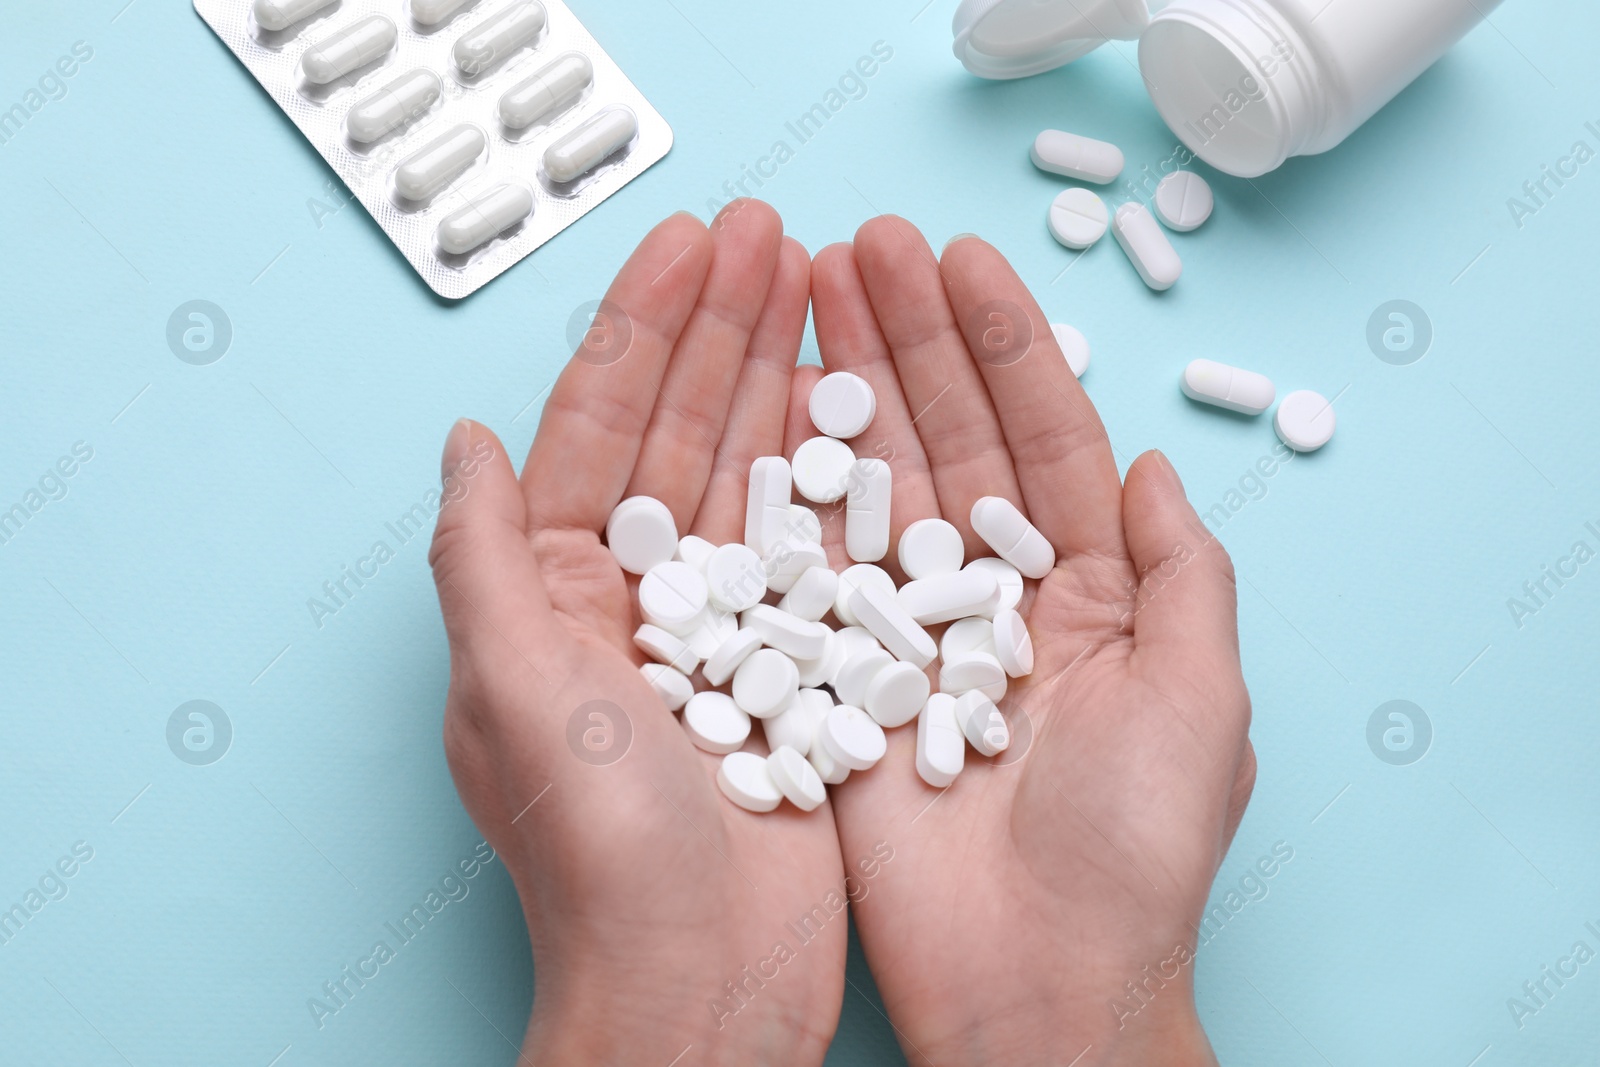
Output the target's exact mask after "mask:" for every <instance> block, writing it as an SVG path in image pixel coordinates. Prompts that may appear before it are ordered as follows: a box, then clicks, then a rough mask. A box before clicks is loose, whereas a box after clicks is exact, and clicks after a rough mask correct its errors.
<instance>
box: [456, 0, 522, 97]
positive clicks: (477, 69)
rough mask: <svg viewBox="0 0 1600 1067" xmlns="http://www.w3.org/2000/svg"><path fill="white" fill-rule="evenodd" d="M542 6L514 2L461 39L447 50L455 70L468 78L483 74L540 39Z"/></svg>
mask: <svg viewBox="0 0 1600 1067" xmlns="http://www.w3.org/2000/svg"><path fill="white" fill-rule="evenodd" d="M542 29H544V5H543V4H538V3H534V2H533V0H514V2H513V3H509V4H507V5H506V6H505V7H503V8H501V9H500V10H499V11H496V12H495V13H494V14H493V15H490V16H489V17H488V18H486V19H484V20H483V21H482V22H480V23H478V25H476V26H474V27H473V28H472V29H470V30H468V31H467V32H466V33H464V34H462V35H461V39H460V40H458V41H456V43H455V47H454V48H452V49H451V50H450V54H451V56H452V57H453V58H454V59H455V63H456V69H457V70H459V71H461V73H462V74H465V75H466V76H467V77H469V78H470V77H473V76H475V75H478V74H482V73H483V72H484V71H486V70H488V69H489V68H490V67H492V66H494V65H496V64H497V63H499V62H500V61H502V60H503V59H505V58H506V57H507V56H509V55H510V54H511V53H513V52H515V51H516V50H517V49H519V48H521V47H522V46H523V45H525V44H527V43H528V42H529V41H531V40H533V39H534V38H535V37H537V36H539V31H540V30H542Z"/></svg>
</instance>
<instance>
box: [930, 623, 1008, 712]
mask: <svg viewBox="0 0 1600 1067" xmlns="http://www.w3.org/2000/svg"><path fill="white" fill-rule="evenodd" d="M995 644H996V645H998V644H999V635H998V634H996V640H995ZM973 690H977V691H978V692H980V693H982V694H983V695H984V696H986V697H988V698H989V699H990V700H999V699H1000V698H1001V697H1003V696H1005V695H1006V672H1005V668H1004V667H1002V666H1000V660H999V659H998V658H996V657H994V656H991V655H989V654H988V653H987V652H969V653H967V654H966V655H965V656H963V657H961V658H960V659H958V660H952V661H950V662H948V663H946V664H944V665H943V666H941V667H940V668H939V692H941V693H952V694H954V695H956V696H960V695H961V694H963V693H968V692H971V691H973Z"/></svg>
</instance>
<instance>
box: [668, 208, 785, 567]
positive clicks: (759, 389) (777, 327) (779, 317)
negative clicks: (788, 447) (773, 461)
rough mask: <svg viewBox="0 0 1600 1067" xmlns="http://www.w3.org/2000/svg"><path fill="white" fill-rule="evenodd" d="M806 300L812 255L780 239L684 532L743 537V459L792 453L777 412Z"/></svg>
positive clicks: (746, 471)
mask: <svg viewBox="0 0 1600 1067" xmlns="http://www.w3.org/2000/svg"><path fill="white" fill-rule="evenodd" d="M810 298H811V257H810V256H808V255H806V250H805V247H804V246H803V245H801V244H800V242H799V241H796V240H795V239H794V238H792V237H789V238H785V239H784V241H783V246H782V250H781V251H780V252H779V254H778V266H777V269H776V270H775V271H774V272H773V275H772V287H771V288H770V289H769V290H768V291H767V302H766V306H765V307H763V308H762V309H761V317H760V319H758V320H757V321H756V325H755V329H754V330H752V331H751V334H750V346H749V349H748V350H747V351H746V353H745V359H744V365H743V366H742V367H740V368H739V384H738V385H737V386H736V387H735V388H734V392H733V403H732V407H731V410H730V411H729V412H728V424H727V426H726V428H725V429H724V430H723V432H722V443H721V444H720V445H719V446H718V448H717V451H716V456H715V459H714V460H713V463H712V467H711V481H710V482H709V483H708V484H707V486H706V492H705V496H704V498H703V499H702V500H701V501H700V510H699V511H698V512H697V513H696V515H695V519H694V523H693V524H692V525H691V527H690V532H692V533H694V534H697V535H699V536H700V537H704V538H705V539H706V540H708V541H710V542H711V543H712V544H716V545H721V544H727V543H729V542H732V541H740V540H742V539H743V537H744V505H745V498H746V497H747V496H748V495H749V490H750V464H751V463H753V462H754V461H755V460H756V459H757V458H758V457H760V456H776V455H792V454H793V453H791V452H786V451H785V450H784V440H783V426H784V413H785V411H786V410H787V408H788V405H789V379H790V378H791V377H792V376H793V374H794V369H795V360H796V358H798V356H799V355H800V341H801V338H802V337H804V335H805V331H806V309H807V307H808V305H809V302H810Z"/></svg>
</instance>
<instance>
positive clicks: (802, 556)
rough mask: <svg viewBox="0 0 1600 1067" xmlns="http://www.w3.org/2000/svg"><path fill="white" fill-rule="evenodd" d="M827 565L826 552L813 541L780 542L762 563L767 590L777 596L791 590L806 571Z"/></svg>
mask: <svg viewBox="0 0 1600 1067" xmlns="http://www.w3.org/2000/svg"><path fill="white" fill-rule="evenodd" d="M827 565H828V553H827V551H826V550H825V549H824V548H823V547H822V546H821V545H819V544H817V543H816V542H814V541H798V542H796V541H781V542H779V543H778V546H777V547H776V548H774V549H773V550H772V552H771V553H769V554H768V556H767V558H766V559H765V560H763V561H762V566H763V567H765V568H766V571H767V588H768V589H770V590H772V591H773V592H774V593H779V594H787V593H788V592H789V590H791V589H793V588H794V583H795V582H797V581H799V580H800V576H801V575H802V574H804V573H805V572H806V571H808V570H811V569H812V568H814V567H826V566H827Z"/></svg>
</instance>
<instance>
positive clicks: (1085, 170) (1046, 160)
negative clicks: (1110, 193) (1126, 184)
mask: <svg viewBox="0 0 1600 1067" xmlns="http://www.w3.org/2000/svg"><path fill="white" fill-rule="evenodd" d="M1030 154H1031V155H1032V156H1033V165H1034V166H1036V167H1038V168H1039V169H1040V170H1047V171H1049V172H1050V173H1051V174H1064V175H1066V176H1067V177H1069V178H1077V179H1078V180H1079V181H1084V182H1094V183H1095V184H1096V185H1105V184H1107V183H1108V182H1111V181H1115V180H1116V177H1117V175H1119V174H1121V173H1122V163H1123V159H1122V149H1120V148H1118V147H1117V146H1116V145H1114V144H1108V143H1106V142H1105V141H1096V140H1094V139H1093V138H1090V137H1080V136H1079V135H1078V134H1075V133H1068V132H1067V131H1065V130H1045V131H1044V132H1043V133H1041V134H1039V136H1037V137H1035V138H1034V139H1033V149H1032V150H1031V152H1030Z"/></svg>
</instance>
